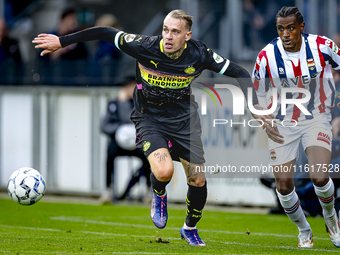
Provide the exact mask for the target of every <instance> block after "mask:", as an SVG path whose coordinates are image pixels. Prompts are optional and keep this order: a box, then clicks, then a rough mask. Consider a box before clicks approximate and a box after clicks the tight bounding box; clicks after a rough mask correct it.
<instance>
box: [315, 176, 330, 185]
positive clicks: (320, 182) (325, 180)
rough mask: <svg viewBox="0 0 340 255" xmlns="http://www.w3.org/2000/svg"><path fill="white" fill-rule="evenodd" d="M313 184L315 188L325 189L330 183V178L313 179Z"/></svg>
mask: <svg viewBox="0 0 340 255" xmlns="http://www.w3.org/2000/svg"><path fill="white" fill-rule="evenodd" d="M312 182H313V183H314V185H315V186H317V187H323V186H325V185H326V184H327V183H328V182H329V178H328V177H327V178H322V177H321V178H313V179H312Z"/></svg>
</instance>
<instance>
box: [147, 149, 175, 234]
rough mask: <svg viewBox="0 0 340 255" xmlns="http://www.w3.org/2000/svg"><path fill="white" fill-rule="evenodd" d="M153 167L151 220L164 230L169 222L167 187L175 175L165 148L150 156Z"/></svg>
mask: <svg viewBox="0 0 340 255" xmlns="http://www.w3.org/2000/svg"><path fill="white" fill-rule="evenodd" d="M148 160H149V162H150V166H151V186H152V202H151V213H150V216H151V219H152V221H153V223H154V224H155V226H156V227H158V228H164V227H165V226H166V223H167V220H168V211H167V194H166V189H165V187H166V185H167V184H168V183H169V182H170V180H171V178H172V175H173V173H174V165H173V162H172V159H171V156H170V153H169V151H168V150H167V149H165V148H160V149H158V150H155V151H154V152H152V153H151V154H150V155H149V156H148Z"/></svg>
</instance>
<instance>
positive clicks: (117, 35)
mask: <svg viewBox="0 0 340 255" xmlns="http://www.w3.org/2000/svg"><path fill="white" fill-rule="evenodd" d="M123 33H124V32H123V31H119V32H118V33H117V34H116V37H115V45H116V47H117V48H118V49H119V50H120V48H119V43H118V42H119V37H120V35H121V34H123Z"/></svg>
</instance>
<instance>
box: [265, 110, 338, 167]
mask: <svg viewBox="0 0 340 255" xmlns="http://www.w3.org/2000/svg"><path fill="white" fill-rule="evenodd" d="M331 119H332V117H331V114H330V113H324V114H319V115H317V116H315V117H314V118H313V119H311V120H305V121H300V122H297V125H296V126H295V127H294V126H287V125H288V124H289V122H288V121H285V122H284V123H282V122H281V121H280V120H278V121H277V123H276V124H277V127H278V130H279V132H280V134H281V135H283V137H284V138H283V140H284V141H285V142H284V144H279V143H276V142H274V141H273V140H271V139H268V149H269V161H270V164H271V165H282V164H284V163H288V162H289V161H292V160H293V159H296V158H297V157H298V155H299V144H300V142H301V143H302V146H303V149H304V151H305V150H306V148H307V147H309V146H321V147H324V148H326V149H328V150H329V151H331V148H332V136H333V135H332V126H331V124H330V121H331ZM292 123H293V124H294V122H292ZM283 125H285V126H283ZM294 125H295V124H294Z"/></svg>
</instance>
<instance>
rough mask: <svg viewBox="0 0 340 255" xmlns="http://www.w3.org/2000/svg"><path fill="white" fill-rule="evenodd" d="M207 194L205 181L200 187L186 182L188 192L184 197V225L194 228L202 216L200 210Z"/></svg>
mask: <svg viewBox="0 0 340 255" xmlns="http://www.w3.org/2000/svg"><path fill="white" fill-rule="evenodd" d="M207 195H208V191H207V182H205V184H204V186H202V187H195V186H191V185H189V184H188V193H187V198H186V203H187V216H186V219H185V224H186V226H188V227H190V228H194V227H195V226H196V224H197V222H198V221H199V220H200V219H201V218H202V210H203V208H204V205H205V202H206V200H207Z"/></svg>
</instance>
